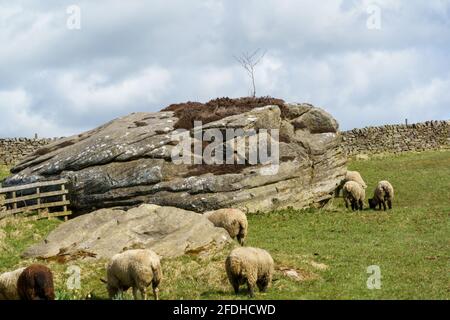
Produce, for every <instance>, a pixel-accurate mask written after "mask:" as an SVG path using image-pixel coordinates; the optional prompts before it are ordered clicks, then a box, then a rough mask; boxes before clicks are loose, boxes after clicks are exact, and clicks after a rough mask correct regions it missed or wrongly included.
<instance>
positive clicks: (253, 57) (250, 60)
mask: <svg viewBox="0 0 450 320" xmlns="http://www.w3.org/2000/svg"><path fill="white" fill-rule="evenodd" d="M265 55H266V51H264V52H262V53H261V50H260V49H256V50H255V51H254V52H253V53H251V54H249V53H248V52H243V53H241V55H240V56H238V57H237V56H234V58H235V59H236V61H237V62H239V64H240V65H241V66H242V67H243V68H244V69H245V70H246V71H247V73H248V75H249V77H250V79H251V81H252V89H253V91H252V97H253V98H255V97H256V84H255V67H256V66H257V65H258V63H260V62H261V60H262V59H263V58H264V56H265Z"/></svg>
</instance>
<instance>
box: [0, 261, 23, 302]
mask: <svg viewBox="0 0 450 320" xmlns="http://www.w3.org/2000/svg"><path fill="white" fill-rule="evenodd" d="M24 270H25V268H19V269H17V270H14V271H10V272H5V273H3V274H1V275H0V300H20V297H19V293H18V291H17V280H18V279H19V277H20V275H21V274H22V272H23V271H24Z"/></svg>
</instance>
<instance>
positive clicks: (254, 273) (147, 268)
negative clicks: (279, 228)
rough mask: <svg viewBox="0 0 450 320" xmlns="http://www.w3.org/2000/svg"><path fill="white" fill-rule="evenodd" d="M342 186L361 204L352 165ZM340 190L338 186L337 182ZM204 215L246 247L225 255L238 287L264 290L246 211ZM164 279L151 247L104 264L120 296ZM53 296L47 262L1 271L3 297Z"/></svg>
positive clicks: (349, 200)
mask: <svg viewBox="0 0 450 320" xmlns="http://www.w3.org/2000/svg"><path fill="white" fill-rule="evenodd" d="M340 188H342V189H343V197H344V202H345V206H346V207H347V208H348V207H349V204H350V205H351V208H352V210H358V209H359V210H362V209H363V203H364V200H365V189H366V188H367V185H366V184H365V182H364V180H363V179H362V177H361V175H360V174H359V173H358V172H357V171H348V172H347V175H346V177H345V179H344V180H343V181H342V183H341V185H340ZM338 193H339V188H338ZM393 198H394V189H393V187H392V185H391V184H390V183H389V182H388V181H380V182H379V183H378V185H377V187H376V188H375V191H374V196H373V198H371V199H369V206H370V208H372V209H375V208H376V206H378V207H379V209H380V210H381V207H383V209H384V210H386V203H387V205H388V207H389V209H391V208H392V199H393ZM205 216H206V217H207V218H208V219H209V220H210V221H211V222H212V223H213V224H214V225H215V226H216V227H221V228H224V229H226V230H227V232H228V233H229V234H230V237H231V238H233V239H237V241H238V242H239V243H240V244H241V245H242V247H238V248H235V249H233V250H232V251H231V253H230V254H229V255H228V257H227V258H226V260H225V271H226V274H227V276H228V280H229V282H230V284H231V286H232V287H233V289H234V291H235V293H238V292H239V287H240V286H241V285H244V284H247V286H248V292H249V295H250V296H251V297H253V296H254V292H255V289H256V288H258V289H259V290H260V291H261V292H264V291H265V290H266V289H267V288H268V287H269V285H270V284H271V282H272V275H273V272H274V261H273V259H272V257H271V256H270V254H269V253H268V252H267V251H266V250H263V249H259V248H252V247H244V243H245V238H246V237H247V232H248V222H247V217H246V215H245V213H244V212H242V211H241V210H239V209H220V210H215V211H210V212H206V213H205ZM161 279H162V270H161V263H160V259H159V256H158V255H157V254H156V253H155V252H153V251H152V250H149V249H135V250H128V251H125V252H123V253H119V254H116V255H115V256H113V257H112V258H111V260H110V261H109V263H108V264H107V266H106V280H102V281H103V282H104V283H105V284H106V286H107V290H108V294H109V297H110V298H115V297H117V296H120V295H121V294H122V293H123V292H124V291H127V290H128V289H129V288H132V291H133V297H134V299H138V298H139V296H138V293H140V298H141V299H144V300H146V299H147V288H149V287H150V285H152V289H153V295H154V298H155V299H156V300H157V299H158V298H159V294H158V292H159V290H158V286H159V284H160V281H161ZM2 299H4V300H17V299H21V300H53V299H55V292H54V286H53V275H52V272H51V270H50V269H49V268H47V267H46V266H44V265H39V264H33V265H31V266H29V267H27V268H20V269H17V270H15V271H11V272H6V273H4V274H1V275H0V300H2Z"/></svg>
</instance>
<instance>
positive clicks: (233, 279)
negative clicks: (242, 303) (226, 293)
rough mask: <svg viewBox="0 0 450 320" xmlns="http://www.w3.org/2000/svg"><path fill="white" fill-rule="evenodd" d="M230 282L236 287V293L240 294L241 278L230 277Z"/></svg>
mask: <svg viewBox="0 0 450 320" xmlns="http://www.w3.org/2000/svg"><path fill="white" fill-rule="evenodd" d="M230 283H231V286H232V287H233V289H234V293H235V294H238V293H239V279H236V278H235V277H232V278H230Z"/></svg>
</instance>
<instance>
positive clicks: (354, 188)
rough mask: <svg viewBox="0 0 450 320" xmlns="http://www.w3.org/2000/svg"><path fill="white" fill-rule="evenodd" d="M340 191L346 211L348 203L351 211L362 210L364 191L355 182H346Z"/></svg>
mask: <svg viewBox="0 0 450 320" xmlns="http://www.w3.org/2000/svg"><path fill="white" fill-rule="evenodd" d="M342 189H343V196H344V202H345V207H346V208H347V209H348V204H349V202H350V204H351V207H352V210H358V209H359V210H362V209H363V204H364V199H365V198H366V191H365V190H364V188H363V187H362V186H361V185H360V184H359V183H357V182H355V181H347V182H346V183H345V184H344V187H343V188H342Z"/></svg>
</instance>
